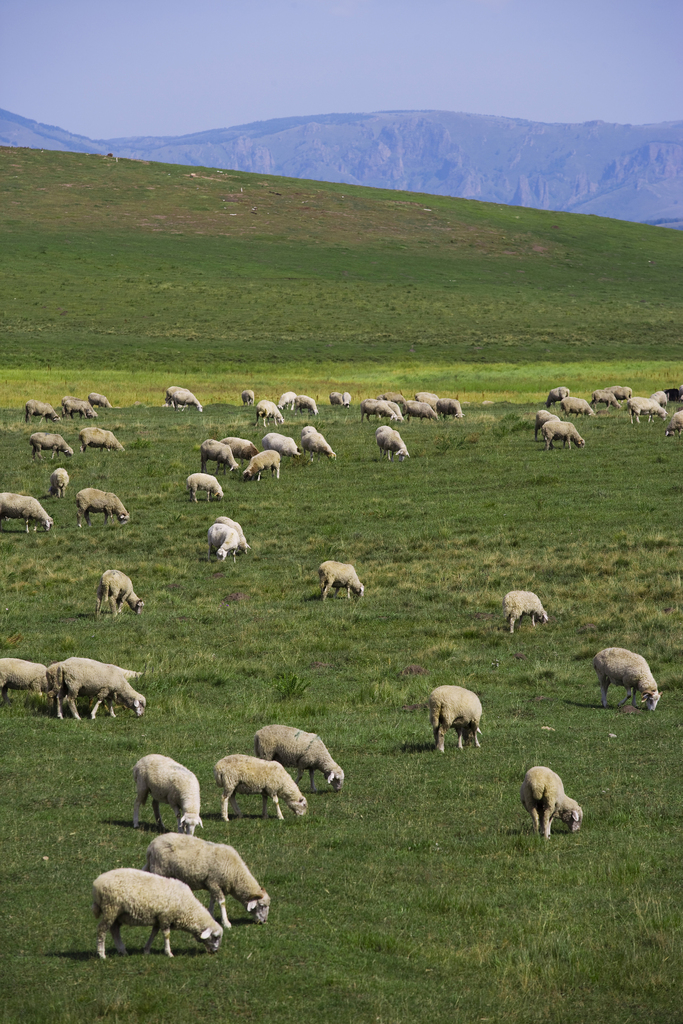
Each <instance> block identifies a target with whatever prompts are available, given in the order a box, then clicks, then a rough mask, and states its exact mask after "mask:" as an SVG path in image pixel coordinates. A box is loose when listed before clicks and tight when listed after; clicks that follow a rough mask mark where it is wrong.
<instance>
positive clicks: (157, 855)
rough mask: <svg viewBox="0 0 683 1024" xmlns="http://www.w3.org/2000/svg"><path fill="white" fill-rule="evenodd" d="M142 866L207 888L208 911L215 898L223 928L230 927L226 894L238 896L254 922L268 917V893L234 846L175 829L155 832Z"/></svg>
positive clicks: (211, 907)
mask: <svg viewBox="0 0 683 1024" xmlns="http://www.w3.org/2000/svg"><path fill="white" fill-rule="evenodd" d="M144 870H145V871H149V872H150V874H153V875H163V876H164V877H166V878H177V879H179V881H181V882H184V883H185V885H189V887H190V889H194V890H197V889H206V890H207V891H208V892H209V893H210V894H211V901H210V903H209V913H210V914H212V915H213V908H214V904H215V903H216V901H218V905H219V906H220V908H221V920H222V924H223V927H224V928H232V925H231V924H230V921H229V920H228V915H227V913H226V910H225V897H226V895H227V896H232V897H233V899H236V900H238V901H239V902H240V903H241V904H242V906H243V907H244V908H245V909H246V910H247V912H248V913H249V914H251V915H252V916H253V918H254V920H255V921H256V923H257V924H265V923H266V921H267V920H268V911H269V910H270V896H269V895H268V893H267V892H266V890H265V889H263V888H262V887H261V886H260V885H259V884H258V882H257V881H256V879H255V878H254V876H253V875H252V873H251V871H250V870H249V868H248V867H247V865H246V864H245V863H244V861H243V860H242V858H241V857H240V855H239V853H238V852H237V850H236V849H235V848H234V847H233V846H226V845H225V844H223V843H207V842H206V841H205V840H204V839H199V838H197V837H196V836H186V835H177V834H174V833H169V834H168V835H164V836H157V837H156V839H153V840H152V842H151V843H150V844H149V846H148V847H147V858H146V860H145V867H144Z"/></svg>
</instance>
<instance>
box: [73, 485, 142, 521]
mask: <svg viewBox="0 0 683 1024" xmlns="http://www.w3.org/2000/svg"><path fill="white" fill-rule="evenodd" d="M91 512H104V525H105V526H106V525H107V522H108V521H109V516H111V518H112V519H114V517H116V518H117V519H118V521H119V522H120V523H127V522H129V521H130V514H129V513H128V512H127V511H126V509H125V508H124V505H123V502H122V501H121V500H120V499H119V498H117V497H116V495H115V494H114V493H113V492H112V491H100V490H98V489H97V487H84V488H83V490H82V491H79V492H78V494H77V495H76V524H77V525H78V527H79V529H80V528H81V525H82V524H81V519H82V518H83V517H84V516H85V521H86V523H87V524H88V526H92V523H91V522H90V513H91Z"/></svg>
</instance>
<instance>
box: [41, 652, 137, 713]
mask: <svg viewBox="0 0 683 1024" xmlns="http://www.w3.org/2000/svg"><path fill="white" fill-rule="evenodd" d="M46 671H47V682H48V696H49V697H56V698H57V718H62V717H63V716H62V703H63V701H64V700H66V703H67V704H68V705H69V708H70V710H71V714H72V715H73V717H74V718H77V719H79V721H80V717H81V716H80V715H79V714H78V710H77V708H76V698H77V697H79V696H81V697H96V698H97V702H96V704H95V706H94V708H93V709H92V711H91V712H90V717H91V718H94V717H95V715H96V714H97V709H98V708H99V706H100V704H101V703H102V701H105V702H106V703H107V704H108V705H109V714H110V715H111V717H112V718H116V715H115V714H114V704H115V703H116V701H117V700H118V701H120V703H121V704H123V705H124V707H127V708H130V709H131V710H133V711H135V714H136V715H137V716H138V718H140V716H141V715H144V713H145V708H146V706H147V701H146V700H145V698H144V697H143V695H142V694H141V693H137V691H136V690H134V689H133V687H132V686H131V685H130V683H129V682H128V679H129V678H130V679H135V678H137V677H138V676H140V674H141V673H140V672H131V671H129V670H127V669H123V668H119V666H118V665H108V664H106V663H104V662H101V661H93V660H92V658H67V659H66V661H55V662H54V663H53V664H52V665H48V667H47V670H46Z"/></svg>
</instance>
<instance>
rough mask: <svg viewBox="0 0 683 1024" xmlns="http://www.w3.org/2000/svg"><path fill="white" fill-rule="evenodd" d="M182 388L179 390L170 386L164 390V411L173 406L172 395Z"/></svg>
mask: <svg viewBox="0 0 683 1024" xmlns="http://www.w3.org/2000/svg"><path fill="white" fill-rule="evenodd" d="M183 390H184V389H183V388H179V387H178V386H177V385H171V387H170V388H166V395H165V398H164V409H166V408H168V407H169V406H171V405H173V395H174V394H175V392H176V391H183Z"/></svg>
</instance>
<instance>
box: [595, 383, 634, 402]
mask: <svg viewBox="0 0 683 1024" xmlns="http://www.w3.org/2000/svg"><path fill="white" fill-rule="evenodd" d="M602 390H603V391H611V392H612V394H613V395H614V397H615V398H618V399H619V400H620V401H621V402H625V401H627V399H629V398H632V397H633V392H632V391H631V389H630V388H622V387H621V386H620V385H619V384H610V386H609V387H608V388H603V389H602Z"/></svg>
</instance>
